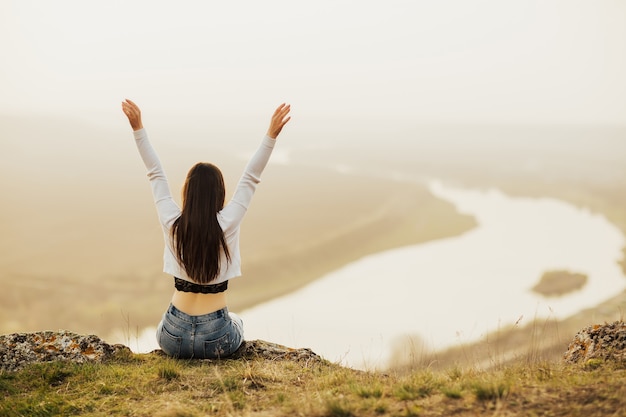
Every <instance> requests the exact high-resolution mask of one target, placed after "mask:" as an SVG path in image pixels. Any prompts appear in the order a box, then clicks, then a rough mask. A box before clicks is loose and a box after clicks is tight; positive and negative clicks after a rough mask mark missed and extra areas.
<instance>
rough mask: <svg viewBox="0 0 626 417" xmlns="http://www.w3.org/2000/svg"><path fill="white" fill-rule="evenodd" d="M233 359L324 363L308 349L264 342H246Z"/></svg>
mask: <svg viewBox="0 0 626 417" xmlns="http://www.w3.org/2000/svg"><path fill="white" fill-rule="evenodd" d="M231 358H232V359H239V358H243V359H256V358H263V359H268V360H272V361H276V360H288V361H295V362H307V363H309V362H324V359H322V357H321V356H319V355H318V354H316V353H315V352H313V351H312V350H311V349H308V348H300V349H294V348H290V347H286V346H283V345H279V344H276V343H270V342H266V341H264V340H249V341H244V342H243V343H242V345H241V347H240V348H239V349H238V350H237V351H236V352H235V353H234V354H233V355H232V356H231Z"/></svg>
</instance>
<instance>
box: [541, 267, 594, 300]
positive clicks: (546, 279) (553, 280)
mask: <svg viewBox="0 0 626 417" xmlns="http://www.w3.org/2000/svg"><path fill="white" fill-rule="evenodd" d="M586 283H587V275H585V274H579V273H576V272H570V271H566V270H558V271H547V272H544V274H543V275H542V276H541V279H540V280H539V282H538V283H537V284H536V285H535V286H534V287H533V288H532V290H533V291H534V292H536V293H538V294H541V295H543V296H544V297H558V296H561V295H564V294H567V293H570V292H573V291H576V290H579V289H581V288H582V287H583V286H584V285H585V284H586Z"/></svg>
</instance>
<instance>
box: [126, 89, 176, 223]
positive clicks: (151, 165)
mask: <svg viewBox="0 0 626 417" xmlns="http://www.w3.org/2000/svg"><path fill="white" fill-rule="evenodd" d="M122 111H123V112H124V114H125V115H126V117H128V121H129V122H130V126H131V127H132V129H133V136H134V137H135V144H136V145H137V150H138V151H139V155H140V156H141V159H142V161H143V163H144V165H145V166H146V169H147V170H148V179H149V180H150V187H151V188H152V196H153V198H154V203H155V204H156V208H157V212H158V214H159V220H160V221H161V224H163V225H169V224H170V223H171V222H172V221H173V220H174V219H176V218H177V217H178V216H179V215H180V209H179V207H178V205H177V204H176V203H175V202H174V199H173V198H172V193H171V192H170V188H169V184H168V182H167V177H166V176H165V172H164V170H163V167H162V166H161V161H160V160H159V156H158V155H157V153H156V151H155V150H154V148H153V147H152V144H151V143H150V141H149V139H148V134H147V132H146V130H145V129H144V128H143V124H142V122H141V110H140V109H139V106H137V105H136V104H135V103H133V102H132V101H131V100H128V99H127V100H125V101H123V102H122Z"/></svg>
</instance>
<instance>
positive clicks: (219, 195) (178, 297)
mask: <svg viewBox="0 0 626 417" xmlns="http://www.w3.org/2000/svg"><path fill="white" fill-rule="evenodd" d="M122 110H123V111H124V114H126V116H127V117H128V121H129V122H130V126H131V127H132V129H133V134H134V137H135V143H136V145H137V148H138V150H139V154H140V155H141V158H142V160H143V162H144V164H145V166H146V168H147V169H148V178H149V180H150V185H151V187H152V194H153V197H154V202H155V204H156V207H157V211H158V215H159V221H160V222H161V226H162V228H163V233H164V238H165V249H164V254H163V262H164V266H163V271H164V272H166V273H168V274H171V275H173V277H174V287H175V290H174V295H173V296H172V300H171V303H170V306H169V308H168V309H167V311H166V312H165V314H164V315H163V319H162V320H161V322H160V323H159V326H158V328H157V340H158V342H159V345H160V346H161V349H162V350H163V351H164V352H165V353H167V354H168V355H170V356H173V357H177V358H202V359H206V358H223V357H226V356H229V355H231V354H232V353H234V352H235V351H236V350H237V349H238V348H239V346H240V345H241V343H242V341H243V322H242V320H241V319H240V318H239V317H238V316H237V315H235V314H233V313H230V312H229V311H228V308H227V306H226V290H227V288H228V280H230V279H231V278H235V277H237V276H239V275H241V257H240V252H239V226H240V224H241V221H242V219H243V216H244V215H245V213H246V210H247V209H248V205H249V204H250V200H251V199H252V195H253V194H254V191H255V189H256V186H257V184H258V183H259V181H260V176H261V173H262V172H263V169H264V168H265V165H266V164H267V162H268V160H269V158H270V155H271V153H272V149H273V148H274V145H275V143H276V138H277V137H278V135H279V134H280V132H281V130H282V128H283V127H284V126H285V124H286V123H287V122H288V121H289V120H290V119H291V117H289V116H288V114H289V111H290V106H289V105H286V104H281V105H280V106H279V107H278V108H277V109H276V111H275V112H274V114H273V116H272V119H271V122H270V126H269V129H268V130H267V134H266V135H265V137H264V138H263V140H262V141H261V145H260V147H259V148H258V150H257V151H256V153H255V154H254V155H253V156H252V158H251V159H250V161H249V162H248V165H247V166H246V169H245V171H244V173H243V175H242V177H241V179H240V180H239V183H238V185H237V188H236V190H235V193H234V195H233V197H232V199H231V200H230V201H229V202H228V204H226V205H224V198H225V189H224V179H223V177H222V173H221V172H220V170H219V169H218V168H217V167H216V166H215V165H212V164H209V163H205V162H200V163H198V164H196V165H194V166H193V167H192V168H191V169H190V170H189V173H188V174H187V179H186V181H185V184H184V186H183V191H182V210H181V209H180V208H179V207H178V205H177V204H176V203H175V202H174V199H173V198H172V195H171V193H170V189H169V185H168V183H167V178H166V176H165V173H164V172H163V168H162V167H161V163H160V161H159V158H158V156H157V154H156V152H155V151H154V149H153V148H152V145H151V144H150V142H149V140H148V135H147V133H146V130H145V129H144V128H143V124H142V122H141V111H140V110H139V107H138V106H137V105H136V104H135V103H133V102H132V101H131V100H125V101H124V102H122Z"/></svg>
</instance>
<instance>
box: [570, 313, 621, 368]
mask: <svg viewBox="0 0 626 417" xmlns="http://www.w3.org/2000/svg"><path fill="white" fill-rule="evenodd" d="M564 359H565V361H566V362H568V363H580V362H583V363H586V362H587V361H589V360H590V359H602V360H605V361H606V360H612V361H626V324H625V323H624V322H623V321H616V322H613V323H611V324H604V325H599V324H596V325H593V326H589V327H587V328H585V329H583V330H581V331H579V332H578V333H576V335H575V336H574V340H572V342H571V343H570V344H569V347H568V349H567V352H565V354H564Z"/></svg>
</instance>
